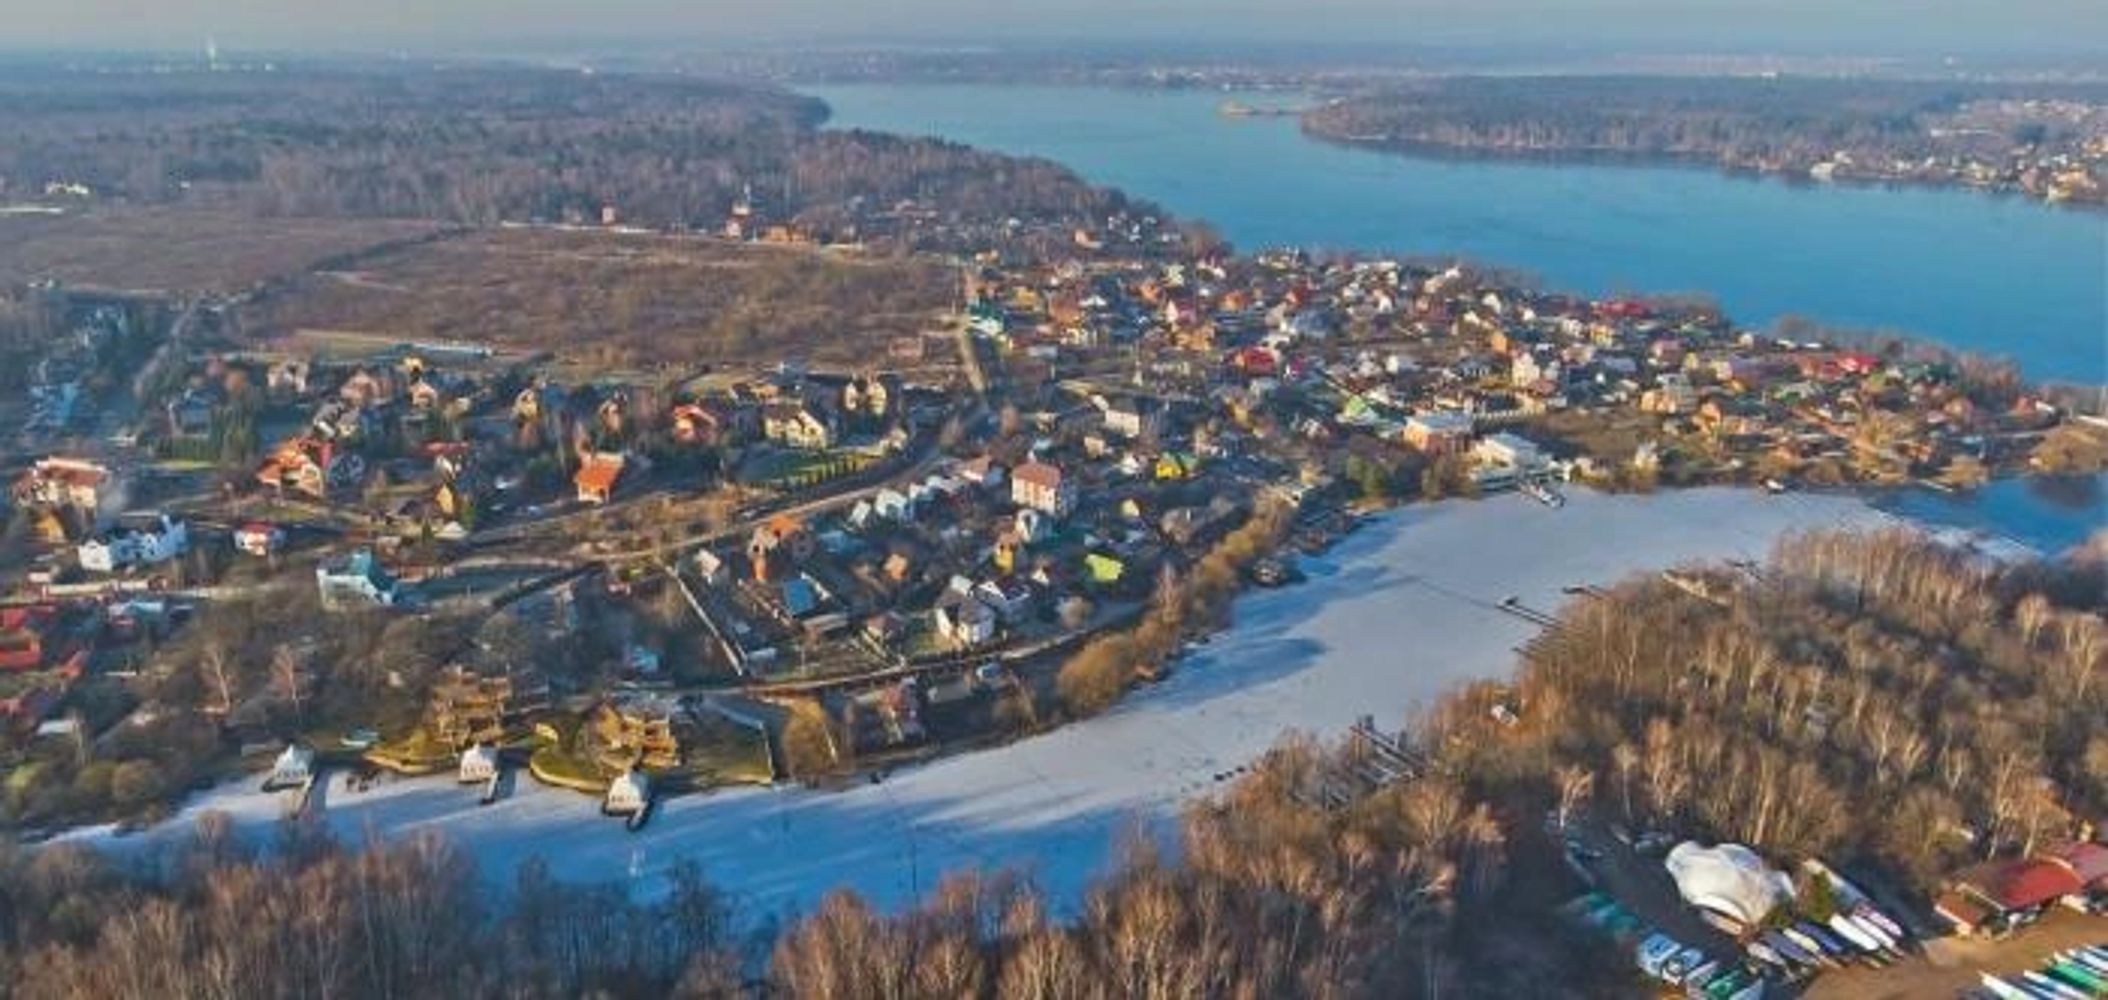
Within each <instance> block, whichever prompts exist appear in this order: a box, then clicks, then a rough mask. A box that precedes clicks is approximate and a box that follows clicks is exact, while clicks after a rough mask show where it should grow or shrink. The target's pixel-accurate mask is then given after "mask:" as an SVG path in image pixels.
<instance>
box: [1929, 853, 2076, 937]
mask: <svg viewBox="0 0 2108 1000" xmlns="http://www.w3.org/2000/svg"><path fill="white" fill-rule="evenodd" d="M2085 888H2086V884H2085V883H2084V882H2083V881H2081V880H2080V878H2079V874H2078V872H2077V871H2076V870H2074V868H2073V866H2072V864H2071V862H2070V861H2069V860H2067V859H2065V858H2061V857H2057V856H2055V855H2047V854H2045V855H2037V856H2035V857H2032V858H2013V859H2005V860H1996V861H1986V862H1984V863H1982V864H1979V865H1975V866H1973V867H1971V868H1967V869H1964V870H1962V871H1961V872H1959V873H1957V874H1956V875H1955V876H1954V878H1953V879H1952V880H1951V881H1950V883H1949V885H1948V888H1947V891H1946V892H1945V893H1942V894H1941V895H1940V897H1939V898H1938V899H1937V900H1934V902H1933V906H1932V908H1933V912H1935V913H1938V914H1939V915H1940V916H1941V917H1942V918H1944V919H1946V920H1947V922H1948V923H1951V924H1953V925H1954V928H1955V932H1956V933H1958V934H1962V935H1971V934H1980V933H1988V934H1994V935H1995V934H2003V933H2005V932H2007V931H2010V930H2013V929H2015V928H2017V927H2022V926H2025V925H2027V924H2029V923H2032V922H2034V921H2035V919H2036V918H2038V917H2040V916H2041V915H2042V912H2043V911H2044V910H2047V909H2049V907H2050V906H2051V905H2052V904H2054V903H2056V902H2057V901H2058V900H2061V899H2063V898H2064V897H2066V896H2073V895H2077V894H2080V893H2082V892H2084V891H2085Z"/></svg>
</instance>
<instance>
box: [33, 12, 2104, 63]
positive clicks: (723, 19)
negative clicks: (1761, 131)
mask: <svg viewBox="0 0 2108 1000" xmlns="http://www.w3.org/2000/svg"><path fill="white" fill-rule="evenodd" d="M208 38H210V39H215V40H216V41H217V42H218V44H219V45H220V47H221V48H222V49H223V50H229V51H232V50H238V49H241V48H245V47H246V48H255V49H269V50H275V51H301V50H310V51H355V50H367V51H372V50H387V49H398V48H400V49H411V50H417V51H422V52H443V51H467V52H504V51H518V50H529V49H550V48H564V47H617V48H619V47H625V46H634V47H638V48H651V49H659V50H663V49H666V48H670V47H696V48H736V47H741V46H790V45H884V44H907V43H917V42H920V43H927V44H933V45H966V44H973V43H986V44H1017V43H1039V44H1077V45H1089V44H1092V43H1095V42H1100V41H1103V42H1107V43H1128V44H1147V43H1162V44H1165V45H1279V46H1292V45H1299V44H1309V45H1317V46H1327V45H1332V44H1347V45H1356V46H1387V45H1392V46H1400V47H1412V46H1426V47H1445V46H1454V47H1474V48H1488V47H1504V46H1515V47H1528V48H1536V49H1554V50H1559V49H1564V50H1571V51H1574V52H1610V51H1618V50H1646V51H1685V52H1722V53H1734V52H1756V51H1781V52H1800V53H1822V54H1864V55H1915V56H1926V55H1955V56H1971V55H1982V56H1992V55H1995V56H2002V57H2014V56H2024V55H2027V54H2029V53H2039V54H2041V55H2043V56H2045V57H2070V56H2072V55H2075V54H2085V53H2093V52H2104V51H2108V3H2104V2H2101V0H2009V2H2006V3H2003V4H1997V5H1991V4H1986V3H1983V2H1982V0H1849V2H1845V3H1839V2H1837V0H1590V2H1572V0H1480V2H1479V3H1477V4H1475V5H1473V6H1472V8H1471V9H1469V10H1458V9H1455V6H1454V5H1452V4H1448V3H1438V2H1433V0H1154V2H1149V0H1140V2H1138V0H1044V2H1041V3H1036V4H1011V5H1006V6H991V5H989V4H987V3H985V2H974V0H892V2H889V3H887V4H884V5H883V6H882V7H880V6H878V5H867V4H844V3H840V2H826V0H776V2H773V3H771V4H768V5H766V6H765V7H762V8H760V9H756V7H755V5H751V4H734V3H730V2H727V0H691V2H686V3H684V2H680V0H602V2H599V3H596V4H592V5H580V4H577V3H572V2H564V0H446V2H444V3H441V4H435V3H432V2H431V0H366V2H361V3H358V4H355V5H354V4H333V3H321V2H314V0H306V2H302V0H290V2H279V3H271V2H266V0H158V2H155V3H153V4H151V5H150V6H144V7H142V5H141V4H139V3H138V2H137V0H78V2H75V3H72V4H64V5H61V4H49V3H31V2H28V0H0V49H9V50H16V51H21V50H33V49H73V50H79V49H131V50H162V51H169V50H176V51H180V50H187V49H197V48H201V47H202V46H203V45H204V44H205V42H206V40H207V39H208Z"/></svg>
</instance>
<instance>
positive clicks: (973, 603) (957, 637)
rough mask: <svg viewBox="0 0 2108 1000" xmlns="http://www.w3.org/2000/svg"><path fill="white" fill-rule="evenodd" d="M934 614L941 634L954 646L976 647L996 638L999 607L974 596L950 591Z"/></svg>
mask: <svg viewBox="0 0 2108 1000" xmlns="http://www.w3.org/2000/svg"><path fill="white" fill-rule="evenodd" d="M932 615H933V617H934V618H935V621H936V626H937V634H938V635H941V636H943V637H944V639H945V640H946V641H947V642H949V643H950V644H951V645H952V646H953V648H956V649H973V648H975V647H978V646H984V645H987V644H988V643H990V642H993V641H995V631H996V624H997V620H998V615H997V614H996V612H995V609H993V608H990V607H989V606H988V605H986V604H983V603H981V602H980V601H979V600H977V599H975V598H973V597H970V596H965V595H961V594H958V593H957V592H951V593H947V594H946V595H945V598H944V599H943V600H940V601H939V602H938V604H937V607H936V610H935V611H934V612H933V613H932Z"/></svg>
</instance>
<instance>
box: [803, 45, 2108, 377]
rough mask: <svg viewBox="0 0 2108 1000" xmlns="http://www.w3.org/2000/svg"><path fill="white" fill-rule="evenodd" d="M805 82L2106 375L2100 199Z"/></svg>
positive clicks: (1750, 319)
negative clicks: (1524, 151) (1600, 159)
mask: <svg viewBox="0 0 2108 1000" xmlns="http://www.w3.org/2000/svg"><path fill="white" fill-rule="evenodd" d="M807 92H808V93H811V94H813V95H814V96H817V97H819V98H821V99H823V100H825V101H826V102H827V103H828V104H829V106H831V107H832V108H833V109H834V118H833V122H832V124H833V125H834V126H836V127H842V128H865V129H872V130H876V131H882V132H898V133H905V134H914V135H933V136H940V137H943V138H947V139H952V140H956V141H959V142H964V143H967V144H970V145H975V146H981V147H984V148H988V149H995V150H1000V151H1002V152H1006V153H1014V154H1020V155H1030V156H1043V157H1046V158H1048V159H1051V160H1054V161H1057V162H1059V163H1062V164H1065V165H1067V166H1069V167H1071V168H1073V169H1075V170H1076V171H1077V172H1078V173H1081V174H1082V175H1083V176H1084V177H1085V178H1087V179H1089V180H1091V181H1092V182H1094V183H1099V184H1105V185H1109V186H1112V187H1117V188H1120V189H1121V190H1124V191H1127V192H1129V193H1130V194H1135V195H1139V196H1141V197H1144V198H1148V199H1150V200H1152V201H1155V202H1157V203H1158V204H1161V205H1163V206H1164V207H1166V208H1168V209H1170V210H1171V211H1173V212H1175V213H1177V214H1179V215H1181V216H1186V217H1191V218H1198V219H1205V220H1207V221H1208V222H1210V223H1211V224H1213V225H1215V226H1216V227H1217V228H1218V229H1220V230H1221V232H1222V233H1223V235H1225V236H1227V237H1228V238H1229V239H1230V240H1231V241H1232V242H1234V243H1236V244H1237V245H1238V246H1240V247H1243V248H1245V249H1248V250H1249V249H1258V248H1263V247H1269V246H1302V247H1310V248H1336V249H1351V250H1362V251H1384V252H1396V253H1411V254H1437V255H1452V254H1454V255H1459V256H1462V257H1465V258H1469V259H1472V260H1476V261H1481V262H1484V263H1488V264H1496V265H1501V266H1504V267H1511V268H1516V269H1520V270H1523V271H1526V272H1529V273H1532V274H1535V275H1537V276H1538V277H1540V278H1541V279H1542V280H1543V281H1544V283H1545V284H1546V285H1547V286H1548V287H1553V288H1563V289H1571V290H1576V291H1581V292H1586V293H1589V294H1597V295H1603V294H1611V293H1617V292H1704V293H1707V294H1710V295H1713V296H1715V297H1716V298H1717V299H1718V300H1719V301H1720V303H1721V304H1722V305H1723V306H1725V307H1726V308H1727V310H1728V312H1729V314H1730V315H1732V316H1734V317H1735V318H1736V319H1737V320H1739V321H1741V322H1743V323H1746V324H1752V325H1759V326H1761V325H1765V324H1769V323H1771V322H1772V321H1774V320H1776V319H1777V318H1779V317H1780V316H1785V315H1801V316H1807V317H1810V318H1813V319H1817V320H1819V321H1822V322H1825V323H1829V324H1834V325H1838V326H1849V327H1855V328H1867V329H1883V330H1893V331H1900V332H1906V333H1910V334H1914V335H1917V336H1920V337H1925V338H1930V339H1933V340H1938V341H1941V342H1943V343H1946V344H1949V345H1952V346H1955V347H1960V348H1965V349H1968V350H1972V351H1980V352H1983V353H1988V354H1994V355H2001V356H2005V357H2010V358H2012V359H2014V360H2015V361H2017V362H2019V363H2020V365H2021V367H2022V368H2023V369H2024V370H2025V371H2026V372H2027V373H2028V375H2029V376H2031V377H2034V378H2043V379H2060V380H2068V381H2077V382H2087V383H2103V382H2108V212H2102V211H2090V210H2084V209H2075V208H2065V207H2059V206H2052V205H2044V204H2041V203H2039V202H2034V201H2029V200H2026V199H2022V198H2018V197H2009V196H1996V195H1987V194H1982V193H1978V192H1974V191H1964V190H1948V189H1933V188H1924V187H1877V186H1861V185H1835V186H1831V185H1815V184H1789V183H1786V182H1784V181H1782V180H1779V179H1777V178H1758V177H1749V176H1738V175H1730V174H1726V173H1722V172H1720V171H1717V170H1713V169H1709V168H1703V167H1663V166H1637V165H1625V164H1604V163H1587V164H1574V163H1546V162H1535V161H1517V160H1493V159H1483V158H1422V157H1406V156H1399V155H1396V154H1393V153H1385V152H1378V151H1372V150H1362V149H1352V148H1346V147H1341V146H1336V145H1332V144H1329V143H1321V142H1316V141H1313V140H1311V139H1308V138H1306V137H1304V136H1303V134H1302V133H1301V131H1300V130H1299V129H1298V128H1297V125H1296V122H1295V119H1294V118H1292V117H1259V118H1226V117H1224V116H1222V115H1220V114H1218V113H1217V112H1216V108H1217V105H1218V104H1219V103H1220V102H1221V101H1222V99H1223V95H1221V94H1215V93H1206V92H1195V91H1144V90H1121V89H1110V88H1090V87H1009V86H982V85H949V84H934V85H913V84H911V85H855V86H837V87H812V88H807Z"/></svg>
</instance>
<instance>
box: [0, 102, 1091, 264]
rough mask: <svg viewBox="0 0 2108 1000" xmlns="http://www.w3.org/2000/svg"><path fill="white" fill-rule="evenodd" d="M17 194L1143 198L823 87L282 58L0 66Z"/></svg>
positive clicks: (270, 212) (383, 206) (494, 199)
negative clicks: (345, 65) (860, 127)
mask: <svg viewBox="0 0 2108 1000" xmlns="http://www.w3.org/2000/svg"><path fill="white" fill-rule="evenodd" d="M0 105H4V106H6V107H8V108H9V116H8V122H7V124H6V125H5V126H4V129H5V131H4V133H0V135H4V137H5V141H0V195H6V196H11V197H22V196H25V195H27V196H36V195H40V194H41V193H42V189H43V186H44V185H45V184H47V183H51V182H63V183H76V184H83V185H86V186H87V187H89V188H90V189H92V190H93V192H94V193H95V196H96V197H98V198H107V199H118V200H122V201H125V202H128V203H133V204H168V203H180V204H194V205H195V204H206V205H220V206H231V207H235V208H238V209H242V210H247V211H252V212H255V213H258V214H261V215H266V216H347V217H402V218H418V219H436V220H446V221H452V222H459V223H465V224H472V225H489V224H493V223H496V222H499V221H525V220H534V219H542V220H549V221H564V220H567V219H568V220H573V221H588V222H595V223H597V222H599V221H601V211H602V208H603V207H605V206H612V207H614V208H615V209H616V210H617V213H618V215H619V218H620V219H621V220H622V221H625V222H635V223H637V224H642V225H650V226H655V227H661V228H667V227H689V226H693V227H699V228H705V229H714V228H716V226H717V225H718V224H720V223H721V222H723V221H724V219H725V218H726V214H727V212H728V211H729V210H730V209H731V207H732V206H733V204H734V202H735V201H737V200H740V199H742V198H746V197H748V196H749V195H751V196H752V200H753V201H754V202H756V203H758V204H757V205H756V208H757V210H758V211H759V213H760V215H759V218H761V219H763V220H764V221H772V222H789V221H792V220H794V219H799V218H801V217H810V218H813V219H818V220H832V221H842V220H847V219H849V218H852V217H855V216H858V215H860V214H863V213H865V212H867V211H881V210H885V209H889V208H890V207H891V206H892V205H893V204H894V203H895V202H897V201H899V200H901V199H910V198H912V199H916V200H918V201H921V202H925V203H933V204H937V205H939V206H941V207H942V208H943V209H944V210H945V211H948V212H955V213H960V214H962V215H966V216H970V217H975V218H981V219H994V220H1001V219H1005V218H1008V217H1013V216H1014V217H1019V218H1022V219H1025V220H1027V221H1032V220H1047V219H1053V220H1056V221H1073V222H1075V223H1077V224H1095V223H1102V222H1103V220H1104V219H1105V218H1106V217H1107V216H1108V215H1112V214H1115V213H1117V212H1120V211H1122V210H1123V209H1125V208H1127V207H1128V203H1127V201H1126V200H1125V198H1124V197H1123V196H1121V195H1120V194H1118V193H1117V192H1112V191H1107V190H1103V189H1099V188H1094V187H1092V186H1090V185H1088V184H1086V183H1084V182H1083V181H1082V180H1080V179H1079V178H1077V177H1076V175H1075V174H1073V173H1071V172H1069V171H1068V170H1066V169H1064V168H1061V167H1059V166H1057V165H1055V164H1052V163H1049V162H1046V161H1040V160H1029V161H1026V160H1015V159H1011V158H1008V157H1004V156H1000V155H997V154H993V153H987V152H982V151H979V150H975V149H971V148H968V147H965V146H961V145H957V144H953V143H945V142H940V141H936V140H925V139H904V138H898V137H892V136H883V135H877V134H872V133H863V132H832V131H829V132H822V131H820V130H819V129H818V127H817V126H818V125H819V124H820V123H821V122H822V121H823V120H824V119H825V117H826V113H827V111H826V107H825V105H823V104H821V103H820V102H819V101H816V100H813V99H810V98H804V97H799V96H796V95H793V94H789V93H787V92H783V91H777V90H770V89H765V88H759V87H749V86H744V85H736V84H728V83H717V82H709V81H702V80H697V79H694V78H689V77H674V76H644V75H623V74H592V75H589V74H580V73H566V72H557V71H542V70H527V69H503V68H488V67H485V68H462V69H430V68H414V67H413V68H401V67H390V68H389V69H387V70H366V69H296V70H288V71H283V72H278V73H269V74H248V73H244V74H203V73H197V74H165V75H163V74H87V73H75V72H70V71H65V70H58V69H33V68H20V69H16V70H14V71H11V72H0Z"/></svg>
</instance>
